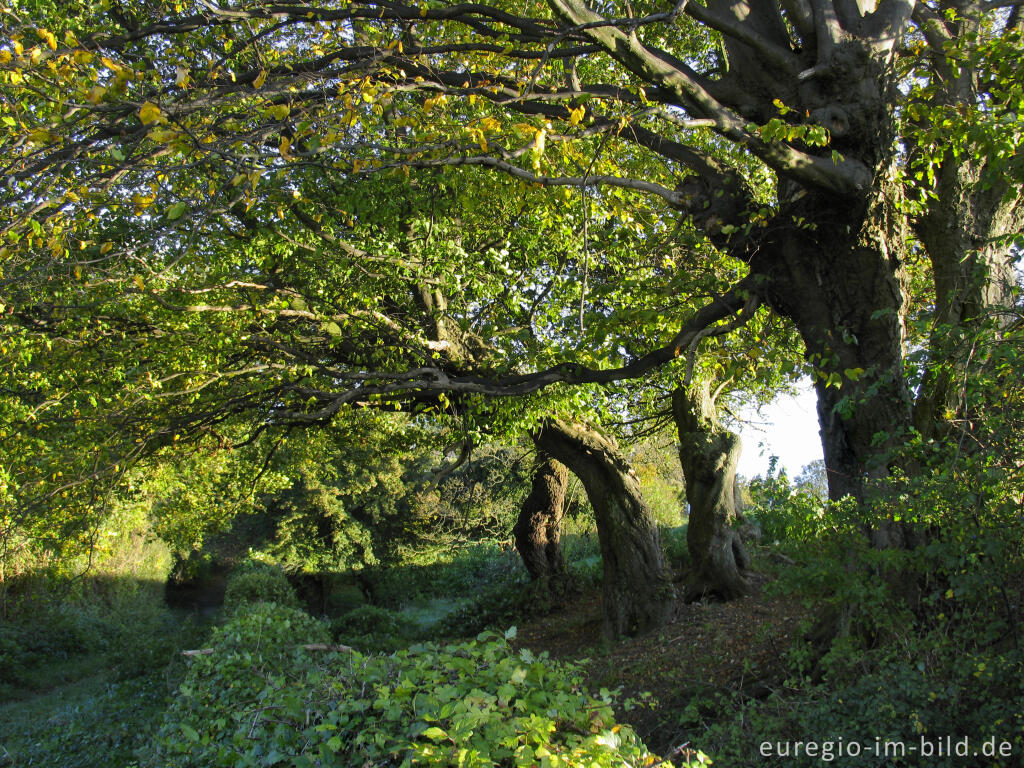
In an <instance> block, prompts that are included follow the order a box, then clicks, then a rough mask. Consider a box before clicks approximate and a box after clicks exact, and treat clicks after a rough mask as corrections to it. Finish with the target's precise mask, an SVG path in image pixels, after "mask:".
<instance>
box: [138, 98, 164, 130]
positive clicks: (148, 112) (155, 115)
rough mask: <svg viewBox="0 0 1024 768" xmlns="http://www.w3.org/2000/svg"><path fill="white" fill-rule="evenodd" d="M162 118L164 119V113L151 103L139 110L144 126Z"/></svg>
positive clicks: (148, 102)
mask: <svg viewBox="0 0 1024 768" xmlns="http://www.w3.org/2000/svg"><path fill="white" fill-rule="evenodd" d="M161 117H163V113H162V112H161V111H160V107H158V106H157V105H156V104H154V103H153V102H151V101H147V102H146V103H145V104H143V105H142V106H141V107H140V108H139V118H140V119H141V120H142V122H143V124H144V125H149V124H150V123H155V122H156V121H157V120H159V119H160V118H161Z"/></svg>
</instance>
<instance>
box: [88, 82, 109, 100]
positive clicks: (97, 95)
mask: <svg viewBox="0 0 1024 768" xmlns="http://www.w3.org/2000/svg"><path fill="white" fill-rule="evenodd" d="M106 92H107V89H106V88H104V87H103V86H102V85H94V86H93V87H92V88H90V89H89V93H87V94H86V96H85V100H86V101H88V102H89V103H90V104H99V103H100V102H101V101H103V94H105V93H106Z"/></svg>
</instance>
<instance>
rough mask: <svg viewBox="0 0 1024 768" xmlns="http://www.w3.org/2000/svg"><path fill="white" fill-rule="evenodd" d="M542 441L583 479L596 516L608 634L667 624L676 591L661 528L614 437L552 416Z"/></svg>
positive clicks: (539, 437) (540, 444)
mask: <svg viewBox="0 0 1024 768" xmlns="http://www.w3.org/2000/svg"><path fill="white" fill-rule="evenodd" d="M534 440H535V442H536V443H537V446H538V447H539V448H541V449H542V450H543V451H545V452H546V453H547V454H548V455H550V456H552V457H554V458H555V459H557V460H558V461H560V462H561V463H562V464H565V465H566V466H567V467H568V468H569V469H570V470H571V471H572V472H573V473H574V474H576V475H577V476H578V477H579V478H580V480H581V481H582V482H583V486H584V487H585V488H586V490H587V497H588V498H589V500H590V504H591V506H592V507H593V508H594V514H595V517H596V519H597V533H598V538H599V540H600V543H601V559H602V562H603V566H604V587H603V589H604V592H603V607H604V633H605V635H606V636H607V637H610V638H616V637H620V636H622V635H628V634H639V633H642V632H646V631H649V630H651V629H654V628H655V627H658V626H660V625H662V624H665V623H666V622H667V621H668V620H669V619H670V618H671V616H672V611H673V606H674V602H675V590H674V589H673V587H672V581H671V579H670V578H669V572H668V568H667V567H666V566H665V561H664V556H663V555H662V551H661V542H660V538H659V535H658V527H657V525H656V524H655V522H654V518H653V516H652V515H651V511H650V508H649V507H648V506H647V504H646V502H645V501H644V498H643V494H642V493H641V491H640V483H639V481H638V480H637V477H636V474H635V473H634V472H633V470H632V469H631V468H630V466H629V463H628V462H627V461H626V459H625V457H623V455H622V453H621V452H620V451H619V449H618V446H617V445H616V444H615V442H614V441H612V440H611V439H609V438H607V437H605V436H604V435H601V434H600V433H598V432H596V431H595V430H593V429H590V428H588V427H586V426H583V425H580V424H568V423H566V422H563V421H557V420H551V421H548V422H547V423H545V425H544V426H543V427H542V428H541V429H540V430H538V431H537V433H536V434H535V435H534Z"/></svg>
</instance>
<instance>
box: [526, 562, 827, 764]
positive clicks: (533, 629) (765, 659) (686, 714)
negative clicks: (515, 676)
mask: <svg viewBox="0 0 1024 768" xmlns="http://www.w3.org/2000/svg"><path fill="white" fill-rule="evenodd" d="M767 581H768V577H765V576H761V577H757V578H756V580H755V584H754V590H753V593H752V594H751V595H750V596H748V597H745V598H742V599H739V600H735V601H733V602H730V603H713V602H705V603H691V604H686V603H683V602H682V601H680V603H679V604H678V606H677V609H676V613H675V617H674V619H673V620H672V622H671V623H669V624H668V625H666V626H665V627H663V628H662V629H661V630H660V631H658V632H654V633H651V634H648V635H644V636H641V637H637V638H627V639H624V640H621V641H619V642H616V643H607V642H603V641H602V639H601V594H600V588H599V587H591V588H588V589H587V590H586V591H585V592H584V593H583V594H582V595H580V596H579V597H578V598H576V599H574V600H573V601H571V602H568V603H566V604H565V605H564V607H563V608H562V609H561V610H559V611H556V612H553V613H551V614H550V615H548V616H545V617H543V618H538V619H534V620H530V621H528V622H527V623H525V624H523V625H521V626H520V627H519V629H518V638H517V645H518V646H519V647H522V648H529V649H531V650H532V651H534V652H541V651H547V652H548V653H549V654H550V655H551V656H552V657H553V658H557V659H571V660H580V659H586V660H587V661H586V662H585V663H584V664H583V669H584V677H585V680H586V685H587V687H588V688H590V689H591V690H594V691H608V690H612V691H615V690H618V691H620V695H619V698H620V699H622V700H623V701H624V702H625V704H626V706H624V707H622V708H621V711H620V712H619V718H620V719H621V720H622V721H623V722H626V723H629V724H630V725H631V726H633V728H635V729H636V731H637V733H638V734H639V736H640V737H641V739H643V741H644V743H645V744H647V746H648V747H649V748H650V749H651V751H652V752H655V753H657V754H661V755H667V754H669V753H671V752H672V750H674V749H676V748H680V747H683V746H684V745H689V746H690V747H692V748H702V744H701V736H702V733H701V729H697V728H694V727H693V725H694V722H695V720H696V719H697V718H696V717H695V715H696V714H698V713H697V712H695V709H696V708H700V707H702V706H703V703H704V702H706V701H709V700H711V699H713V698H715V697H716V696H719V695H729V696H732V695H739V696H745V697H750V698H755V699H757V698H763V697H765V696H767V695H769V694H771V692H772V691H774V690H776V689H778V688H781V687H782V686H783V684H784V682H785V680H786V677H787V674H788V666H787V654H788V651H789V649H790V647H791V646H792V644H793V641H794V639H795V638H796V637H797V636H798V635H799V633H800V630H801V627H802V626H803V625H804V622H805V621H806V619H807V618H808V609H807V608H805V607H804V606H803V604H802V603H801V602H800V601H799V600H797V599H795V598H793V597H789V596H780V595H774V594H770V592H771V590H766V589H764V586H765V584H766V582H767Z"/></svg>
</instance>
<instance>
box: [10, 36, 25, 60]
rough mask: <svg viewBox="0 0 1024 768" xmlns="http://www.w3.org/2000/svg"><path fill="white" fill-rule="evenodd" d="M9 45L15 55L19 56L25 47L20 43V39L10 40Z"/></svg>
mask: <svg viewBox="0 0 1024 768" xmlns="http://www.w3.org/2000/svg"><path fill="white" fill-rule="evenodd" d="M11 47H12V48H14V53H15V55H17V56H21V54H22V53H24V51H25V47H24V46H23V45H22V44H21V40H12V41H11Z"/></svg>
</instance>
